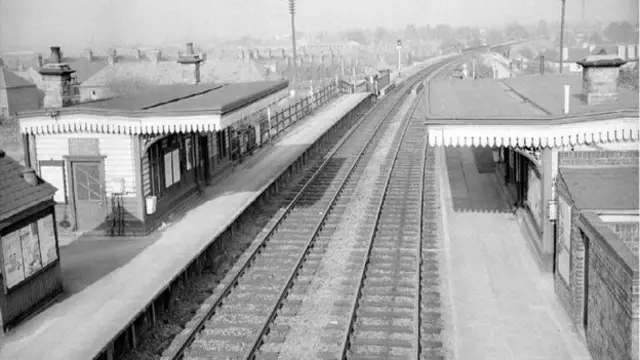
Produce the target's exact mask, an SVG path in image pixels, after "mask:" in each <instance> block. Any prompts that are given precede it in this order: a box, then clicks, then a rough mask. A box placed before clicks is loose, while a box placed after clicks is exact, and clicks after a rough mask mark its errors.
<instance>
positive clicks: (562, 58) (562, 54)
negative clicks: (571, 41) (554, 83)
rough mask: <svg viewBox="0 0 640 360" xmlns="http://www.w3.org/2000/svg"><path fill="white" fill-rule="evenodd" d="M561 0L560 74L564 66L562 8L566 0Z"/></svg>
mask: <svg viewBox="0 0 640 360" xmlns="http://www.w3.org/2000/svg"><path fill="white" fill-rule="evenodd" d="M560 1H562V15H560V74H562V67H563V66H564V64H563V61H564V8H565V3H566V0H560Z"/></svg>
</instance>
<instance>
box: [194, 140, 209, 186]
mask: <svg viewBox="0 0 640 360" xmlns="http://www.w3.org/2000/svg"><path fill="white" fill-rule="evenodd" d="M197 138H198V139H199V146H198V147H199V149H200V151H198V153H199V154H200V155H199V160H198V166H199V167H200V171H199V173H200V174H202V180H203V181H204V182H205V183H207V184H208V183H209V176H210V174H211V171H210V169H209V139H208V137H207V136H198V137H197Z"/></svg>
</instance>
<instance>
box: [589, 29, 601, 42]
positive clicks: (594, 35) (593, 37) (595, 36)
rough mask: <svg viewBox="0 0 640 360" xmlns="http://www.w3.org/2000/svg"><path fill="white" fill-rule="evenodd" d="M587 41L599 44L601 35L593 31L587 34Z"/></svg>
mask: <svg viewBox="0 0 640 360" xmlns="http://www.w3.org/2000/svg"><path fill="white" fill-rule="evenodd" d="M589 42H590V43H592V44H600V43H602V36H600V34H598V33H597V32H595V31H594V32H592V33H591V35H589Z"/></svg>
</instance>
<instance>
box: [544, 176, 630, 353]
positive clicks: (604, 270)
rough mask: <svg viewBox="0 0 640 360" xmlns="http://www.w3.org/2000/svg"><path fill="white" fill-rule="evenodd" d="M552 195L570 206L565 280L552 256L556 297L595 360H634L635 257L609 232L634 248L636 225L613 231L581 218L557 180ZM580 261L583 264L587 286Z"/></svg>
mask: <svg viewBox="0 0 640 360" xmlns="http://www.w3.org/2000/svg"><path fill="white" fill-rule="evenodd" d="M556 191H557V196H558V197H562V198H563V199H564V200H565V201H566V202H567V203H568V204H569V206H571V233H570V239H571V240H570V265H569V279H564V278H563V277H562V276H561V275H560V273H559V271H558V256H557V255H556V258H555V259H554V261H555V264H556V270H555V271H554V288H555V291H556V294H557V295H558V297H559V298H560V300H561V303H562V304H563V306H564V307H565V310H566V311H567V313H568V314H569V316H570V317H571V319H572V321H573V323H574V326H575V327H576V328H583V329H584V331H585V336H586V340H587V344H588V347H589V350H590V352H591V355H592V356H593V358H594V359H595V360H600V359H616V360H617V359H637V358H638V343H637V338H638V331H637V330H638V257H637V256H635V254H637V253H635V252H633V253H632V252H631V250H630V249H629V247H628V246H627V245H626V244H625V242H624V237H622V238H620V237H618V236H617V235H616V233H615V232H614V231H617V232H618V233H620V234H622V235H623V236H628V239H630V240H628V241H633V240H631V239H632V238H633V235H635V237H636V240H635V241H636V244H637V229H638V225H637V224H631V225H635V230H634V228H633V226H627V225H628V224H624V225H625V226H618V227H617V228H616V227H615V226H614V229H615V230H613V229H611V228H610V227H609V226H608V225H607V224H604V223H603V222H602V221H601V220H600V218H599V217H598V215H597V214H595V213H592V212H581V211H580V210H579V209H577V208H575V205H574V203H573V201H572V199H571V195H570V194H569V192H568V190H567V187H566V184H565V182H564V180H563V179H562V175H561V174H558V176H557V178H556ZM559 215H560V214H559ZM594 224H595V225H594ZM615 225H619V224H615ZM561 230H562V229H561V224H558V231H557V233H558V236H560V235H561V233H562V231H561ZM634 231H636V232H634ZM625 234H626V235H625ZM561 241H562V239H560V238H558V239H556V243H555V246H556V254H559V251H560V246H561ZM636 246H637V245H636ZM587 249H588V253H587V252H586V251H587ZM636 251H637V250H636ZM586 259H588V260H586ZM585 260H586V261H588V265H587V266H588V269H586V271H588V283H587V284H585ZM585 286H586V298H587V299H586V301H585ZM585 307H586V313H587V316H586V320H587V325H586V328H585V327H584V326H585V325H584V322H585ZM634 339H636V340H634Z"/></svg>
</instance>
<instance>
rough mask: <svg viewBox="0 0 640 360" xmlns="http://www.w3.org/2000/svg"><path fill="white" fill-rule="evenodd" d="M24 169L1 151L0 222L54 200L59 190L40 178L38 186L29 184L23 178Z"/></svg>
mask: <svg viewBox="0 0 640 360" xmlns="http://www.w3.org/2000/svg"><path fill="white" fill-rule="evenodd" d="M23 169H25V167H24V166H22V165H20V163H19V162H17V161H15V160H13V159H12V158H10V157H9V156H7V155H5V153H4V151H2V150H0V221H2V220H4V219H7V218H9V217H11V216H13V215H15V214H17V213H19V212H20V211H23V210H26V209H28V208H29V207H31V206H34V205H37V204H39V203H41V202H43V201H45V200H48V199H51V198H53V194H54V193H55V192H56V190H57V189H56V188H55V187H53V186H52V185H50V184H49V183H47V182H45V181H43V180H42V179H40V178H38V185H37V186H33V185H31V184H29V183H28V182H27V181H25V180H24V178H23V177H22V173H21V171H22V170H23Z"/></svg>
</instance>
